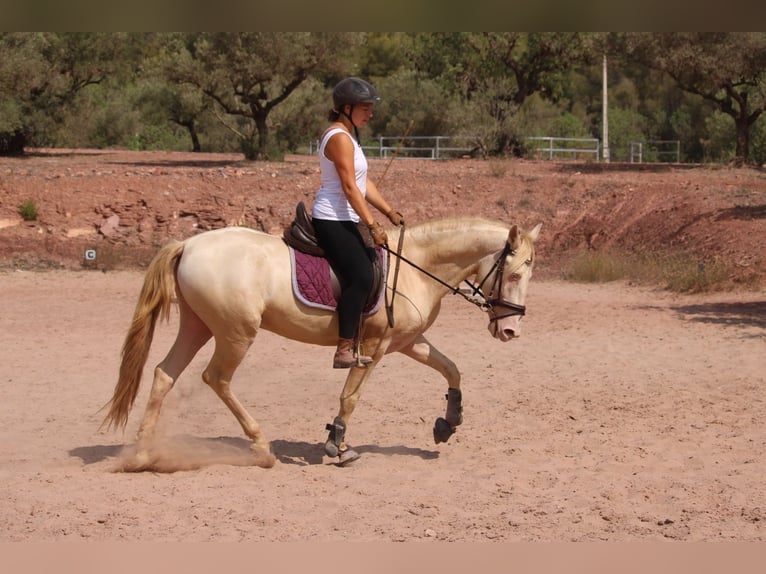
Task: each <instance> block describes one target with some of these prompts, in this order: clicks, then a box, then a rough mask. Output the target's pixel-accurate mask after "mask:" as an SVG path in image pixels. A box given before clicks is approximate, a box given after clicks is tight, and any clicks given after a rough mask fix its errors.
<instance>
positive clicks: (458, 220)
mask: <svg viewBox="0 0 766 574" xmlns="http://www.w3.org/2000/svg"><path fill="white" fill-rule="evenodd" d="M509 227H510V226H509V225H507V224H505V223H502V222H500V221H494V220H491V219H487V218H485V217H477V216H460V217H445V218H441V219H431V220H428V221H424V222H422V223H418V224H416V225H414V226H412V227H408V228H407V233H408V234H409V233H411V234H412V235H413V236H415V237H417V236H430V235H433V234H439V233H448V232H451V231H461V230H465V229H476V231H477V232H478V233H481V229H484V228H486V229H487V230H492V231H495V230H502V229H504V230H505V231H506V232H507V231H508V229H509Z"/></svg>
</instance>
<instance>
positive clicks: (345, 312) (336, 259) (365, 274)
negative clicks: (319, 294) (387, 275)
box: [312, 219, 375, 339]
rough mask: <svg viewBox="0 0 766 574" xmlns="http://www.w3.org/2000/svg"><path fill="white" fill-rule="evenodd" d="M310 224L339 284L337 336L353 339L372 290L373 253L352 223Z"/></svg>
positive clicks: (317, 220) (317, 222)
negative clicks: (312, 225)
mask: <svg viewBox="0 0 766 574" xmlns="http://www.w3.org/2000/svg"><path fill="white" fill-rule="evenodd" d="M312 223H313V224H314V230H315V231H316V236H317V240H318V241H319V245H321V246H322V248H323V249H324V250H325V254H326V255H327V260H328V261H329V262H330V265H331V266H332V268H333V271H335V274H336V275H337V276H338V281H340V286H341V296H340V300H339V301H338V323H339V328H338V335H339V336H340V337H341V338H343V339H352V338H353V337H354V335H355V334H356V330H357V327H358V326H359V319H360V318H361V316H362V312H363V311H364V306H365V304H366V303H367V298H368V297H369V294H370V291H371V290H372V282H373V279H374V278H373V268H372V263H373V261H374V260H373V257H375V250H374V249H370V248H368V247H366V246H365V245H364V241H363V240H362V236H361V235H360V233H359V230H358V229H357V226H356V223H354V222H353V221H329V220H327V219H313V220H312Z"/></svg>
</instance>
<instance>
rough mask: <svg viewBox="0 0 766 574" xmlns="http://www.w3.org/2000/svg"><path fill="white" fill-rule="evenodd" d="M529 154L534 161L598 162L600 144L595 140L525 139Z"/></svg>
mask: <svg viewBox="0 0 766 574" xmlns="http://www.w3.org/2000/svg"><path fill="white" fill-rule="evenodd" d="M526 142H527V144H528V147H529V154H530V156H532V157H533V158H534V159H582V158H583V157H585V158H589V159H593V160H596V161H598V159H599V151H600V150H601V142H599V140H597V139H595V138H554V137H547V136H546V137H529V138H526Z"/></svg>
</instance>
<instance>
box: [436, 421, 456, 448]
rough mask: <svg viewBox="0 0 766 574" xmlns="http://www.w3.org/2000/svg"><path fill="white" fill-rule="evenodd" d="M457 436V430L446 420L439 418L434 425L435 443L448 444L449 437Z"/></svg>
mask: <svg viewBox="0 0 766 574" xmlns="http://www.w3.org/2000/svg"><path fill="white" fill-rule="evenodd" d="M453 434H455V429H454V428H452V427H451V426H450V424H449V423H448V422H447V420H446V419H443V418H442V417H439V418H438V419H436V422H435V423H434V442H435V443H436V444H439V443H440V442H447V441H448V440H449V437H451V436H452V435H453Z"/></svg>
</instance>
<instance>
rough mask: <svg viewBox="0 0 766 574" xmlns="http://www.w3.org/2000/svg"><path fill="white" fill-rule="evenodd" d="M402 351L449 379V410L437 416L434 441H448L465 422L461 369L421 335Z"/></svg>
mask: <svg viewBox="0 0 766 574" xmlns="http://www.w3.org/2000/svg"><path fill="white" fill-rule="evenodd" d="M401 352H402V353H404V354H405V355H407V356H408V357H410V358H412V359H415V360H416V361H418V362H419V363H422V364H424V365H428V366H429V367H431V368H432V369H435V370H436V371H438V372H439V373H441V374H442V376H443V377H444V378H445V379H446V380H447V385H448V389H447V412H446V414H445V416H444V418H441V417H439V418H437V419H436V422H435V423H434V429H433V431H434V442H436V443H437V444H439V443H440V442H447V440H449V437H450V436H452V435H453V434H454V432H455V427H457V426H458V425H460V424H461V423H462V422H463V406H462V400H463V396H462V393H461V391H460V371H458V369H457V365H455V363H453V362H452V361H451V360H450V359H449V358H447V357H446V356H445V355H443V354H442V353H441V352H440V351H439V350H438V349H437V348H436V347H434V346H433V345H432V344H431V343H430V342H429V341H428V339H426V338H425V337H424V336H423V335H420V336H419V337H418V338H417V339H415V341H414V342H413V343H412V344H411V345H410V346H409V347H406V348H404V349H401Z"/></svg>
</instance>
